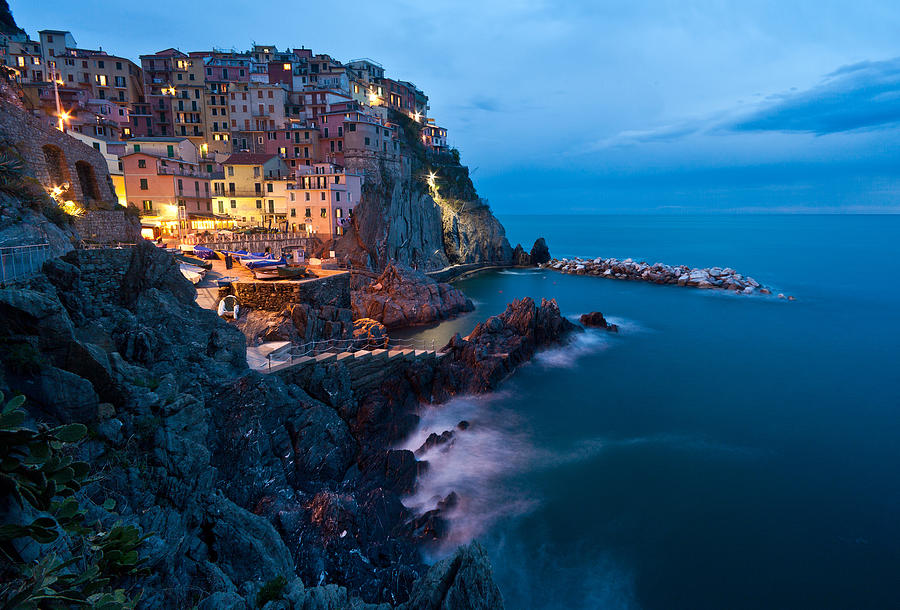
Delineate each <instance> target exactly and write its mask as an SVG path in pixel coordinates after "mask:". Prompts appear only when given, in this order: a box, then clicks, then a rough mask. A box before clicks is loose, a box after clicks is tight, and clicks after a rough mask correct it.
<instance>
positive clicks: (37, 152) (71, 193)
mask: <svg viewBox="0 0 900 610" xmlns="http://www.w3.org/2000/svg"><path fill="white" fill-rule="evenodd" d="M0 140H3V141H4V143H6V144H8V145H10V146H12V147H13V148H15V150H17V151H18V153H19V154H20V155H21V156H22V158H23V159H24V161H25V163H26V164H27V165H28V166H29V167H30V169H31V171H32V172H33V173H34V177H35V178H37V180H38V181H39V182H40V183H41V184H42V185H44V186H45V187H47V188H50V187H53V186H63V185H64V184H68V185H69V190H68V193H67V197H68V198H69V199H71V200H73V201H76V202H78V203H80V204H82V205H84V206H85V207H86V208H88V209H113V206H114V205H116V204H117V201H118V200H117V198H116V194H115V188H114V187H113V184H112V179H111V178H110V177H109V168H108V166H107V164H106V160H105V159H104V158H103V155H102V154H101V153H100V151H98V150H95V149H94V148H93V147H92V146H88V145H87V144H85V143H84V142H82V141H80V140H76V139H75V138H73V137H70V136H68V135H66V134H64V133H63V132H61V131H59V130H58V129H55V128H54V127H52V126H50V125H47V124H46V123H45V120H41V119H38V118H37V117H34V116H31V115H29V114H28V113H27V112H26V111H25V110H23V109H22V108H19V107H18V106H16V105H14V104H10V103H5V102H4V103H3V104H0Z"/></svg>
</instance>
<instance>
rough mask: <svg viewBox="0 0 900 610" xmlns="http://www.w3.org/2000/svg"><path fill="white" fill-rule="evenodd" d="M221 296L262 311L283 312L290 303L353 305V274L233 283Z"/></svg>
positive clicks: (223, 290)
mask: <svg viewBox="0 0 900 610" xmlns="http://www.w3.org/2000/svg"><path fill="white" fill-rule="evenodd" d="M219 293H220V294H219V298H221V297H223V296H225V295H226V294H233V295H234V296H236V297H237V300H238V302H239V303H240V304H241V305H244V306H247V307H250V308H251V309H260V310H263V311H281V310H282V309H284V308H285V306H287V305H289V304H291V303H306V304H308V305H311V306H313V307H324V306H326V305H332V306H334V307H342V308H349V307H350V274H349V273H338V274H336V275H329V276H327V277H323V278H319V279H315V280H305V281H301V282H234V283H233V284H232V285H231V288H230V289H229V288H222V289H220V291H219Z"/></svg>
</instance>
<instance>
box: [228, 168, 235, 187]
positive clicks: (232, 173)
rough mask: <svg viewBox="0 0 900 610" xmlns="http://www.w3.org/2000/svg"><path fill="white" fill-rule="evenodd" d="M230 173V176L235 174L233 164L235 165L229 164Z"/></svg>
mask: <svg viewBox="0 0 900 610" xmlns="http://www.w3.org/2000/svg"><path fill="white" fill-rule="evenodd" d="M228 175H229V176H233V175H234V166H233V165H229V166H228ZM232 190H234V189H232Z"/></svg>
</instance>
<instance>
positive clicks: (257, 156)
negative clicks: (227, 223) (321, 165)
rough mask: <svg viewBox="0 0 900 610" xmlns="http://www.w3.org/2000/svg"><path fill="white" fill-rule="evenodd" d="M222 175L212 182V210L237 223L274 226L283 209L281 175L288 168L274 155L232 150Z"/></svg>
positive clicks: (240, 225) (284, 173) (288, 170)
mask: <svg viewBox="0 0 900 610" xmlns="http://www.w3.org/2000/svg"><path fill="white" fill-rule="evenodd" d="M223 166H224V167H225V176H224V179H219V180H216V181H215V182H214V183H213V211H214V212H215V213H217V214H228V215H230V216H231V217H232V219H233V220H234V224H235V225H237V226H239V227H269V226H271V227H272V228H277V223H278V221H279V220H280V219H283V218H284V215H285V212H286V210H287V202H286V200H285V197H286V188H285V187H284V184H285V179H286V178H287V177H288V176H289V175H290V173H291V172H290V169H289V168H288V166H287V165H286V164H285V162H284V160H283V159H281V158H280V157H279V156H278V155H273V154H265V153H235V154H233V155H231V156H230V157H228V159H226V160H225V162H224V163H223Z"/></svg>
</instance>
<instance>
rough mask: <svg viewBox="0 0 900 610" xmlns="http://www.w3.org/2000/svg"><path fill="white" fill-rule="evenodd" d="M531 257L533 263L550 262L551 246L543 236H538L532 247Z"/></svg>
mask: <svg viewBox="0 0 900 610" xmlns="http://www.w3.org/2000/svg"><path fill="white" fill-rule="evenodd" d="M530 257H531V264H532V265H541V264H543V263H548V262H550V248H548V247H547V242H546V241H545V240H544V238H543V237H538V238H537V239H536V240H535V242H534V245H533V246H532V247H531V254H530Z"/></svg>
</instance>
